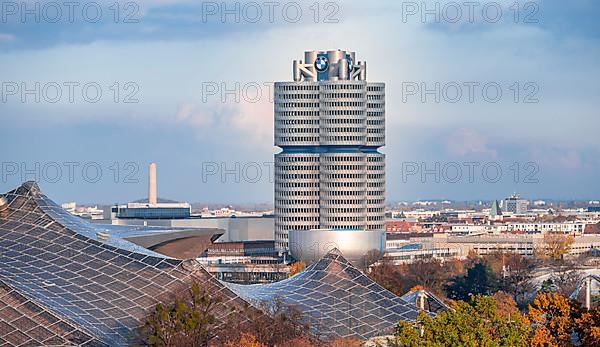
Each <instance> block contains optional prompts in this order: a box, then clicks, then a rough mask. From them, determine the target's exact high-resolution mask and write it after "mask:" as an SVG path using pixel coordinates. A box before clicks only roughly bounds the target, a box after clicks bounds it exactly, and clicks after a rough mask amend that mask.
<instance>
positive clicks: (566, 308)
mask: <svg viewBox="0 0 600 347" xmlns="http://www.w3.org/2000/svg"><path fill="white" fill-rule="evenodd" d="M572 313H573V311H572V308H571V304H570V303H569V300H568V299H567V298H566V297H565V296H563V295H560V294H556V293H540V294H538V295H537V296H536V297H535V299H534V300H533V302H532V303H531V304H530V305H529V313H528V317H529V319H530V320H531V322H532V324H533V327H534V328H533V329H534V330H533V336H532V339H531V345H532V346H539V347H543V346H571V345H572V340H571V333H572V332H573V328H574V326H573V321H572V318H573V317H572Z"/></svg>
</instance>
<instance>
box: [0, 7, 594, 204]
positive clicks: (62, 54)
mask: <svg viewBox="0 0 600 347" xmlns="http://www.w3.org/2000/svg"><path fill="white" fill-rule="evenodd" d="M99 3H100V4H102V5H103V6H104V5H106V6H107V7H108V6H110V4H112V2H103V1H100V2H99ZM312 3H313V2H299V4H300V5H301V6H302V8H303V18H302V20H300V21H298V22H297V23H292V22H291V21H289V20H287V19H289V18H287V19H284V20H282V19H281V18H279V20H278V19H277V18H276V19H275V21H274V22H273V23H270V22H269V21H268V20H266V19H263V20H260V21H259V22H258V23H250V22H248V21H246V22H244V20H247V19H248V18H242V23H236V22H235V21H234V19H232V18H233V17H230V18H226V20H225V21H224V23H223V21H221V20H220V19H219V18H217V17H216V16H214V17H209V18H208V19H207V20H206V21H205V20H203V17H202V15H203V12H202V7H201V6H200V5H198V4H194V3H192V2H189V1H182V0H174V1H168V2H163V1H150V2H147V3H144V4H140V9H139V11H137V13H136V15H135V19H137V20H138V22H137V23H118V24H111V23H110V21H108V22H107V21H101V22H99V24H96V26H94V25H93V24H92V23H89V22H87V21H85V20H77V18H75V21H74V23H69V22H65V21H64V20H63V21H60V22H58V23H50V22H44V21H42V23H41V24H39V26H42V27H43V28H44V29H45V30H40V28H39V26H37V27H36V28H35V30H34V28H32V27H31V26H30V25H29V24H28V23H21V21H20V20H19V19H15V18H19V17H18V16H11V17H9V18H8V23H3V25H2V28H0V65H1V66H3V67H4V68H2V76H3V79H2V83H3V85H2V88H3V89H2V92H3V94H2V97H5V98H6V99H5V100H2V102H1V103H0V115H1V116H0V119H1V122H2V123H1V124H2V136H1V137H0V148H1V149H0V153H2V156H1V157H2V158H1V159H0V162H2V167H0V169H2V172H1V175H0V176H1V177H0V191H2V192H5V191H8V190H11V189H13V188H14V187H16V186H18V185H19V184H20V183H21V182H22V179H21V174H22V171H23V170H22V168H21V165H25V166H26V168H25V169H26V170H27V169H30V168H33V167H35V164H36V163H39V164H40V167H41V168H44V167H45V168H46V169H47V172H46V173H45V175H40V174H29V175H25V176H27V177H25V178H26V179H33V177H32V176H35V177H37V178H45V179H38V181H39V184H40V186H41V187H42V189H43V190H44V191H45V192H47V193H48V194H49V195H51V196H53V197H54V198H55V199H56V200H57V201H60V202H66V201H77V202H95V203H107V204H111V203H114V202H126V201H130V200H135V199H139V198H141V197H144V196H145V195H146V190H147V182H146V180H145V177H146V174H145V168H146V167H147V165H148V164H149V163H150V162H156V163H157V164H158V168H159V169H158V170H159V182H158V184H159V187H160V188H159V191H160V195H161V197H165V198H170V199H174V200H181V201H189V202H199V201H211V202H217V203H218V202H222V203H241V202H245V203H252V202H269V201H272V200H273V192H272V184H273V182H272V180H271V179H268V178H266V177H268V174H267V173H266V170H267V169H268V168H269V165H270V164H269V163H272V161H273V159H272V158H273V154H274V153H276V152H277V149H276V147H275V146H274V145H273V139H272V136H273V120H272V118H273V117H272V103H271V102H270V100H269V97H268V96H270V94H272V86H270V84H271V83H272V82H273V81H275V80H279V79H280V78H281V76H288V75H289V73H290V66H289V64H288V63H287V62H289V61H291V60H293V59H296V54H297V52H303V51H305V50H307V49H313V48H315V47H319V48H323V49H352V50H356V51H358V52H361V56H362V57H363V58H364V59H365V60H367V61H369V63H370V64H374V65H376V66H378V69H372V70H370V75H369V79H370V80H377V81H385V82H386V94H387V100H386V102H387V104H386V111H387V124H386V127H387V132H386V139H387V143H386V147H385V148H383V149H382V152H383V153H385V154H386V161H387V189H386V191H387V199H388V201H402V200H408V201H410V200H420V199H425V200H426V199H452V200H486V201H488V200H492V199H502V198H504V197H506V196H508V195H510V194H511V193H513V192H515V191H517V192H519V193H520V194H521V196H523V197H524V198H526V199H538V198H541V199H567V200H569V199H582V200H597V199H598V198H600V185H599V184H598V183H597V181H598V179H597V178H598V177H599V176H600V137H598V136H597V129H599V128H600V119H599V118H598V117H597V110H598V109H599V108H600V107H599V106H600V101H599V100H598V99H597V97H596V96H597V95H599V94H600V86H599V85H598V83H597V81H598V80H599V78H600V69H599V65H598V57H599V56H600V51H599V50H600V45H598V40H600V27H599V26H598V25H597V18H596V16H595V14H596V13H597V12H598V9H599V8H600V4H598V3H596V2H592V1H581V2H576V3H570V4H565V3H560V2H551V1H546V0H544V1H536V2H535V3H536V4H538V6H539V11H537V12H536V13H535V14H534V15H531V11H525V9H524V8H521V13H520V17H519V21H518V22H517V23H515V20H514V13H513V12H512V11H511V10H510V9H509V6H511V5H512V2H510V4H506V5H504V4H503V13H504V16H503V17H502V19H501V20H499V21H498V22H494V23H492V22H491V21H489V20H482V19H481V18H479V19H477V18H476V19H475V21H474V22H473V23H470V22H469V21H468V20H466V19H465V20H461V21H459V22H457V23H450V22H449V21H448V20H447V19H448V18H444V17H442V18H441V20H440V21H438V22H436V20H435V18H434V17H433V16H430V17H426V18H425V23H423V21H422V20H421V17H420V16H419V15H418V14H417V15H410V16H408V15H407V13H406V8H403V7H402V6H403V5H402V3H394V2H383V1H381V2H380V1H375V2H369V3H364V2H359V1H349V2H343V3H339V4H338V7H339V9H338V11H337V12H336V13H335V14H334V15H333V17H332V18H333V19H336V20H337V22H329V21H325V16H326V15H328V14H330V12H331V10H330V9H325V8H324V5H325V4H324V3H320V6H321V12H320V17H319V18H318V22H319V23H318V24H315V23H314V20H313V19H314V18H313V15H314V12H313V11H312V10H310V9H309V7H310V6H311V4H312ZM428 4H429V5H430V6H434V4H435V2H428ZM521 5H523V3H521ZM521 7H522V6H521ZM65 13H66V12H65ZM104 13H105V17H107V16H109V15H110V16H112V14H113V12H110V11H109V10H106V11H105V12H104ZM125 14H126V13H125V12H123V13H121V18H120V19H123V18H124V15H125ZM528 15H529V17H532V18H534V19H537V23H535V22H530V21H527V22H526V21H524V18H526V17H528ZM215 18H217V19H215ZM104 19H106V18H104ZM108 19H111V20H112V17H110V18H108ZM99 29H102V30H99ZM291 37H293V39H290V38H291ZM282 52H283V53H282ZM389 56H393V57H394V59H388V58H387V57H389ZM36 82H39V83H40V87H39V89H40V93H42V90H44V92H43V93H44V94H43V95H42V97H41V99H40V102H39V103H37V102H35V101H34V100H35V95H22V94H23V93H21V91H19V92H18V93H16V95H13V94H14V93H13V92H11V90H14V89H11V88H14V87H15V86H17V87H18V88H19V89H20V88H21V87H22V86H25V89H31V88H35V83H36ZM70 82H74V83H78V84H79V86H78V87H76V88H75V90H76V91H77V93H75V94H74V100H73V102H72V103H71V102H70V101H69V98H68V88H67V87H66V86H65V83H67V84H68V83H70ZM471 82H474V83H477V84H478V86H477V87H475V88H476V89H475V90H476V93H475V94H474V100H473V102H472V103H471V102H470V101H469V99H468V92H469V89H468V88H469V87H468V86H469V83H471ZM23 83H24V85H23ZM88 83H95V85H93V87H94V88H96V87H99V88H100V90H101V91H102V97H101V99H100V101H98V102H96V103H93V102H91V101H90V100H91V99H93V96H94V95H93V93H92V91H94V90H95V89H91V90H88V93H87V94H86V97H85V98H84V97H83V95H82V94H81V89H82V88H83V86H84V85H86V84H88ZM236 83H238V84H239V86H240V87H239V89H240V90H241V92H242V93H246V95H244V97H242V98H240V102H239V103H237V102H235V101H234V100H233V99H235V96H234V95H225V97H226V99H227V102H225V103H223V102H222V101H221V98H222V97H223V95H222V94H223V92H224V89H233V88H235V87H236ZM436 83H439V87H437V88H438V92H436V94H437V95H432V94H429V95H428V94H427V92H426V90H429V89H432V88H436V85H437V84H436ZM465 83H466V85H465ZM56 84H58V85H59V86H61V88H62V98H61V99H60V101H58V102H56V103H52V102H48V99H52V97H53V95H54V91H55V90H56ZM265 84H266V85H265ZM486 85H488V86H492V87H493V89H490V90H488V93H487V94H486V95H485V97H484V95H482V91H481V90H482V88H483V87H484V86H486ZM215 86H217V87H218V88H219V90H218V91H215V90H214V89H210V88H214V87H215ZM256 86H259V87H260V92H261V97H260V98H257V99H256V100H255V99H253V97H251V96H253V95H255V94H253V93H255V89H253V88H255V87H256ZM457 86H458V88H459V89H460V91H461V92H462V98H461V99H460V101H458V102H456V103H454V102H452V101H453V98H454V97H455V96H456V94H455V93H456V91H457V90H458V89H457ZM497 87H499V88H500V90H501V91H502V96H501V98H500V100H499V101H498V102H495V103H494V102H491V101H490V100H491V99H493V96H494V95H493V93H492V92H493V91H495V90H497ZM415 88H417V89H415ZM424 90H425V92H424ZM117 91H118V93H117ZM516 91H518V93H516ZM40 93H38V94H40ZM25 94H26V93H25ZM225 94H226V91H225ZM23 96H24V97H25V99H26V102H22V101H21V97H23ZM436 97H438V98H439V99H440V100H439V102H436V100H435V99H436ZM422 98H425V102H422ZM86 99H87V100H86ZM114 99H116V100H117V102H115V100H114ZM526 99H527V100H529V101H531V100H538V102H533V103H530V102H525V100H526ZM135 100H137V102H136V101H135ZM515 100H516V102H515ZM53 163H56V164H58V166H60V167H62V170H63V171H62V176H61V178H60V179H58V180H57V181H56V183H53V182H52V181H53V179H52V178H54V176H52V173H53V171H52V170H53V168H55V166H54V164H53ZM67 163H79V165H78V166H77V167H76V172H75V177H74V180H73V182H71V181H70V180H69V179H68V178H67V177H68V169H67V168H66V167H65V164H67ZM88 163H97V164H98V166H99V167H100V168H101V169H102V176H101V179H99V180H98V182H96V183H89V182H88V181H86V179H84V178H83V176H82V174H81V173H80V171H77V170H81V169H82V168H83V167H84V166H85V165H86V164H88ZM114 163H118V165H117V166H114ZM128 163H133V165H129V166H128ZM214 163H216V164H217V166H219V165H220V164H221V163H225V165H226V166H227V168H231V167H235V163H240V170H241V169H243V168H244V167H246V168H247V170H252V169H253V167H254V168H255V166H256V165H258V166H259V167H261V169H262V170H263V177H262V178H261V179H259V180H258V181H255V182H254V180H246V182H244V180H240V182H239V183H238V182H235V178H234V177H233V176H231V175H229V176H228V177H227V182H226V183H221V182H220V178H219V174H220V173H219V172H217V173H216V174H211V175H208V176H207V175H206V174H207V170H209V169H213V168H214V165H212V164H214ZM264 163H267V165H264ZM436 163H439V166H440V167H439V170H437V169H435V165H436ZM469 163H479V165H478V166H476V169H477V170H476V171H475V172H474V180H473V182H470V181H469V179H468V165H469ZM490 163H491V164H490ZM515 163H517V165H516V166H515V165H514V164H515ZM530 163H532V164H530ZM13 164H16V166H17V167H18V169H17V171H16V173H13V172H14V171H15V170H14V165H13ZM248 164H250V166H248ZM254 164H256V165H254ZM421 165H424V166H421ZM486 165H488V168H489V172H488V173H489V174H490V175H492V174H493V173H494V171H493V170H496V168H497V167H500V168H501V170H502V175H501V176H500V179H499V180H498V181H497V182H495V180H494V179H491V180H490V178H493V177H489V176H483V175H482V173H481V171H479V170H481V169H482V168H483V167H484V166H486ZM88 166H89V170H90V171H89V172H88V174H90V175H92V174H93V172H94V171H93V170H95V168H96V166H95V165H88ZM457 166H458V167H460V168H461V169H462V176H460V179H458V180H457V181H456V182H455V183H454V181H455V180H456V179H457V177H456V176H455V173H454V172H455V171H453V170H455V169H456V167H457ZM116 167H118V168H119V169H118V170H117V169H116ZM136 167H137V168H138V171H137V173H135V174H132V173H133V172H134V169H135V168H136ZM516 167H518V168H519V170H518V175H517V176H518V177H517V179H516V180H515V175H516V174H517V170H516ZM227 168H226V169H227ZM415 168H418V170H419V171H417V172H415V171H414V170H415ZM422 168H424V169H425V170H431V169H432V168H433V169H434V170H437V171H439V173H440V175H439V176H440V179H439V183H437V182H436V178H435V176H434V175H433V174H428V175H426V176H425V179H422V177H421V176H420V175H421V172H422V170H421V169H422ZM219 170H220V168H219ZM407 170H409V171H408V172H407ZM444 170H446V171H445V172H442V171H444ZM117 171H118V174H117ZM238 171H239V170H238ZM210 172H214V171H210ZM534 172H535V173H534ZM442 173H443V174H442ZM247 174H249V175H251V174H252V171H248V172H247ZM115 175H117V176H118V177H117V179H116V182H117V183H115ZM128 175H132V176H130V177H128ZM40 176H45V177H40ZM252 177H253V176H252ZM252 177H250V178H252ZM49 178H50V179H49ZM87 178H88V179H89V178H90V177H87ZM92 178H93V177H92ZM128 178H134V179H135V178H137V179H138V182H137V183H127V182H125V181H126V180H127V179H128ZM530 179H534V180H530ZM526 180H527V181H526ZM535 180H537V181H535ZM92 181H93V180H92Z"/></svg>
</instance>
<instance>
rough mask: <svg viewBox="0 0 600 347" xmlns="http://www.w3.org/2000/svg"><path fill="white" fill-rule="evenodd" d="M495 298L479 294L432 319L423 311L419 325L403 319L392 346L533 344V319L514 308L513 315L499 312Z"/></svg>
mask: <svg viewBox="0 0 600 347" xmlns="http://www.w3.org/2000/svg"><path fill="white" fill-rule="evenodd" d="M497 304H498V303H497V302H496V300H495V299H494V298H492V297H485V296H476V297H474V298H473V299H472V300H471V302H470V303H467V302H464V301H457V302H455V303H454V304H453V305H452V310H449V311H446V312H442V313H440V314H439V315H438V316H437V317H435V318H432V317H430V316H428V315H426V314H425V313H423V312H421V313H419V315H418V317H417V323H416V325H414V326H413V325H411V324H410V323H408V322H399V323H398V325H397V327H396V331H395V336H394V338H393V339H391V340H390V341H389V342H388V345H389V346H391V347H400V346H402V347H413V346H414V347H417V346H426V347H444V346H472V347H479V346H486V347H488V346H489V347H500V346H511V347H513V346H515V347H520V346H523V347H525V346H529V335H530V328H529V321H528V320H527V318H526V317H525V316H523V315H521V314H520V313H519V311H518V310H514V311H513V313H512V314H511V315H510V316H509V317H504V316H502V315H500V314H499V313H498V310H497Z"/></svg>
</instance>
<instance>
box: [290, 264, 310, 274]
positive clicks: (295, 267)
mask: <svg viewBox="0 0 600 347" xmlns="http://www.w3.org/2000/svg"><path fill="white" fill-rule="evenodd" d="M304 269H306V263H304V262H303V261H302V260H300V261H297V262H295V263H293V264H292V265H290V277H292V276H294V275H296V274H298V273H300V272H302V271H304Z"/></svg>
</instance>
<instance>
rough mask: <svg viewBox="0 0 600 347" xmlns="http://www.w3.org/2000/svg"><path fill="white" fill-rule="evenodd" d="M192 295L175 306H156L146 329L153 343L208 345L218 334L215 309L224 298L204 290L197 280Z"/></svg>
mask: <svg viewBox="0 0 600 347" xmlns="http://www.w3.org/2000/svg"><path fill="white" fill-rule="evenodd" d="M189 294H190V295H189V298H186V297H178V298H176V299H175V302H174V303H173V304H172V305H165V304H158V305H156V307H155V309H154V311H153V312H152V313H151V314H150V316H149V317H148V318H147V320H146V324H145V326H144V328H143V335H144V337H145V341H146V343H147V344H148V345H149V346H180V345H185V346H207V345H208V344H209V342H210V341H211V340H212V339H213V338H215V337H216V336H217V330H218V329H217V319H216V317H215V308H216V307H217V305H219V304H220V303H221V300H220V299H219V298H217V297H214V296H209V295H208V293H206V292H205V291H202V290H200V287H199V286H198V284H197V283H194V284H193V285H192V287H191V288H190V292H189Z"/></svg>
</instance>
